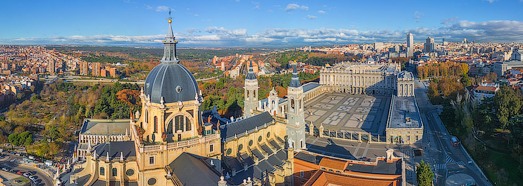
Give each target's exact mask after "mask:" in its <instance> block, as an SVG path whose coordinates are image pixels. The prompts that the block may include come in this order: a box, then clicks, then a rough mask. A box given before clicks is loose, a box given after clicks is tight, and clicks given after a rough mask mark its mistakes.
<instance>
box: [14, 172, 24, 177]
mask: <svg viewBox="0 0 523 186" xmlns="http://www.w3.org/2000/svg"><path fill="white" fill-rule="evenodd" d="M16 174H18V175H20V176H21V175H23V174H24V172H22V171H18V172H16Z"/></svg>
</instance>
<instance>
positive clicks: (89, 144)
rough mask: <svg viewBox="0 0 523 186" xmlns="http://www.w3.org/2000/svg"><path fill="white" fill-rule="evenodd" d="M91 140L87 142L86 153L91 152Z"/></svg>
mask: <svg viewBox="0 0 523 186" xmlns="http://www.w3.org/2000/svg"><path fill="white" fill-rule="evenodd" d="M91 148H92V147H91V140H88V141H87V152H91Z"/></svg>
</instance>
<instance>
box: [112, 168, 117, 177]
mask: <svg viewBox="0 0 523 186" xmlns="http://www.w3.org/2000/svg"><path fill="white" fill-rule="evenodd" d="M112 172H113V176H118V170H117V169H116V168H113V171H112Z"/></svg>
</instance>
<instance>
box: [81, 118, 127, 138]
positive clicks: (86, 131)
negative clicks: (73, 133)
mask: <svg viewBox="0 0 523 186" xmlns="http://www.w3.org/2000/svg"><path fill="white" fill-rule="evenodd" d="M129 128H130V124H129V119H117V120H110V119H85V120H84V123H83V125H82V129H81V130H80V134H83V135H118V134H121V135H125V133H126V132H130V131H129Z"/></svg>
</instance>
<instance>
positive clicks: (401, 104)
mask: <svg viewBox="0 0 523 186" xmlns="http://www.w3.org/2000/svg"><path fill="white" fill-rule="evenodd" d="M390 107H391V110H390V113H389V120H388V123H387V128H420V127H422V122H421V120H420V114H419V109H418V105H417V104H416V100H415V98H414V96H406V97H403V96H402V97H398V96H392V101H391V106H390Z"/></svg>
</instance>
